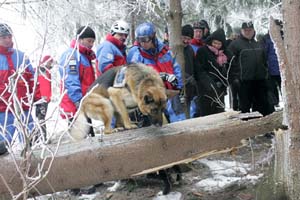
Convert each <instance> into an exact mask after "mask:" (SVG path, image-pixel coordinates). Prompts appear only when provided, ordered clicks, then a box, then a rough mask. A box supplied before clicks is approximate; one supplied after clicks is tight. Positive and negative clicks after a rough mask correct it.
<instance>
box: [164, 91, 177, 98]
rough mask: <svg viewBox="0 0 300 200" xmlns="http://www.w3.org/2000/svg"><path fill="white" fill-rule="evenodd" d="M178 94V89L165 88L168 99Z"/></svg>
mask: <svg viewBox="0 0 300 200" xmlns="http://www.w3.org/2000/svg"><path fill="white" fill-rule="evenodd" d="M178 94H179V90H169V89H166V95H167V97H168V99H171V98H172V97H174V96H176V95H178Z"/></svg>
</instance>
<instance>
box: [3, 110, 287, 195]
mask: <svg viewBox="0 0 300 200" xmlns="http://www.w3.org/2000/svg"><path fill="white" fill-rule="evenodd" d="M239 116H241V115H239V114H238V113H237V112H225V113H220V114H216V115H210V116H206V117H202V118H195V119H191V120H185V121H181V122H177V123H172V124H168V125H165V126H163V127H161V128H158V127H152V126H151V127H147V128H141V129H136V130H130V131H124V132H120V133H116V134H112V135H105V136H104V139H103V141H99V140H98V139H97V137H96V138H88V139H86V140H83V141H80V142H76V143H75V142H74V143H67V144H61V146H60V147H59V149H58V152H57V154H56V155H55V160H54V162H53V164H52V166H51V168H50V170H49V173H48V175H47V177H46V178H45V179H44V180H42V181H41V182H40V183H39V184H37V185H36V187H35V189H34V190H31V191H30V193H31V194H32V195H40V194H47V193H54V192H57V191H62V190H65V189H68V188H79V187H82V186H87V185H92V184H97V183H100V182H104V181H111V180H119V179H126V178H130V177H133V176H136V175H139V174H143V173H146V172H150V171H153V170H157V169H159V168H160V166H163V168H165V167H170V165H168V164H170V163H172V164H178V163H182V162H190V161H192V160H195V159H198V158H199V157H201V156H203V155H207V152H211V151H220V150H224V149H226V148H230V147H236V146H240V145H241V143H240V140H241V139H243V138H248V137H251V136H255V135H259V134H264V133H267V132H270V131H272V130H274V129H277V128H280V127H281V121H282V113H281V112H276V113H273V114H272V115H269V116H266V117H263V118H259V119H249V120H247V121H242V120H241V119H240V118H239ZM52 149H53V151H54V149H55V146H52ZM33 153H34V155H35V156H32V160H31V161H30V164H31V166H30V170H29V171H30V172H31V174H35V173H36V170H37V167H38V164H39V165H40V164H41V162H42V160H41V158H40V157H41V152H39V151H35V152H33ZM47 156H48V159H46V162H45V167H44V169H48V165H49V160H50V159H51V156H50V155H47ZM16 162H17V163H18V165H21V163H22V160H21V159H17V160H16ZM152 168H155V169H152ZM149 169H150V170H149ZM145 170H148V171H145ZM43 171H45V170H43ZM0 174H1V176H2V179H0V180H1V181H0V199H9V198H11V196H10V194H9V191H8V188H10V189H11V191H12V192H13V193H14V194H17V193H19V192H20V191H21V190H22V189H23V186H22V181H21V178H20V176H18V172H17V171H16V168H15V163H14V161H13V160H12V159H11V157H10V156H4V157H1V162H0ZM4 180H5V181H6V184H7V185H5V184H4Z"/></svg>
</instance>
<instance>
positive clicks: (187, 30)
mask: <svg viewBox="0 0 300 200" xmlns="http://www.w3.org/2000/svg"><path fill="white" fill-rule="evenodd" d="M181 35H182V36H188V37H190V38H193V37H194V29H193V27H192V26H191V25H190V24H187V25H184V26H183V27H182V29H181Z"/></svg>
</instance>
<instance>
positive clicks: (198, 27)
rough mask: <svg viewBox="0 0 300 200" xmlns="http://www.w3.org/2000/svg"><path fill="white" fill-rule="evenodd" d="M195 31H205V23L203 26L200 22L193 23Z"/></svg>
mask: <svg viewBox="0 0 300 200" xmlns="http://www.w3.org/2000/svg"><path fill="white" fill-rule="evenodd" d="M193 29H203V30H204V29H205V26H204V25H203V23H202V24H201V23H200V22H194V23H193Z"/></svg>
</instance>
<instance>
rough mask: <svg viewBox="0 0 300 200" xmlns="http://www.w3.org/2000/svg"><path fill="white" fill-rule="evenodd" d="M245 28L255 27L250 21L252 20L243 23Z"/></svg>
mask: <svg viewBox="0 0 300 200" xmlns="http://www.w3.org/2000/svg"><path fill="white" fill-rule="evenodd" d="M244 28H254V26H253V23H252V22H251V21H250V22H243V23H242V29H244Z"/></svg>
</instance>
